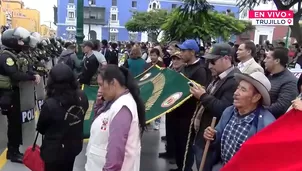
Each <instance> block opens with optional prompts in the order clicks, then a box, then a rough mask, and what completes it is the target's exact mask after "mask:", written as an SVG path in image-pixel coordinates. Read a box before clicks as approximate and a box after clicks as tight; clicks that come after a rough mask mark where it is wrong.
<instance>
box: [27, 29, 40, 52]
mask: <svg viewBox="0 0 302 171" xmlns="http://www.w3.org/2000/svg"><path fill="white" fill-rule="evenodd" d="M40 41H41V35H40V34H39V33H37V32H33V33H31V35H30V42H29V46H30V47H32V48H35V47H36V46H37V44H38V43H39V42H40Z"/></svg>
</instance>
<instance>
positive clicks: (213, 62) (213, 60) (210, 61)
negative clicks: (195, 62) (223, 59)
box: [206, 58, 220, 65]
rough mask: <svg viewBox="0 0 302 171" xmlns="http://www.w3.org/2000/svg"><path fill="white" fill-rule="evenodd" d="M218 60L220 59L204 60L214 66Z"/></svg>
mask: <svg viewBox="0 0 302 171" xmlns="http://www.w3.org/2000/svg"><path fill="white" fill-rule="evenodd" d="M218 59H220V58H216V59H206V63H208V64H212V65H215V63H216V61H217V60H218Z"/></svg>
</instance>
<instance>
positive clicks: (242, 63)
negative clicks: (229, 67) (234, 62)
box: [238, 58, 254, 72]
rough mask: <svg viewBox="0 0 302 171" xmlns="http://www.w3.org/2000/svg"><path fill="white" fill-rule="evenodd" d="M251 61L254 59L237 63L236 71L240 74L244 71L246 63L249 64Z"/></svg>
mask: <svg viewBox="0 0 302 171" xmlns="http://www.w3.org/2000/svg"><path fill="white" fill-rule="evenodd" d="M253 59H254V58H251V59H249V60H247V61H245V62H239V63H238V69H239V70H240V71H241V72H242V70H243V69H244V67H245V66H246V65H247V64H248V63H250V62H251V61H252V60H253Z"/></svg>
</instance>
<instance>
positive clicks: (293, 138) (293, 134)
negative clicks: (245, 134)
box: [220, 109, 302, 171]
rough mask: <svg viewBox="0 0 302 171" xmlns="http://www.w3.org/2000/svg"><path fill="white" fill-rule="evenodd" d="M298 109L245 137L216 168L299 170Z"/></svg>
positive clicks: (301, 120)
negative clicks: (234, 153) (235, 151)
mask: <svg viewBox="0 0 302 171" xmlns="http://www.w3.org/2000/svg"><path fill="white" fill-rule="evenodd" d="M301 134H302V112H301V111H298V110H295V109H293V110H290V111H289V112H287V113H286V114H284V115H283V116H282V117H281V118H279V119H278V120H276V121H275V122H274V123H272V124H271V125H269V126H267V127H266V128H264V129H263V130H261V131H260V132H259V133H257V134H256V135H255V136H253V137H251V138H250V139H248V140H247V141H246V142H245V143H244V144H243V145H242V146H241V148H240V150H239V151H238V152H237V153H236V155H234V157H233V158H232V159H231V160H230V161H229V162H228V163H227V164H226V165H225V166H224V167H223V168H222V169H221V170H220V171H255V170H256V171H302V136H301Z"/></svg>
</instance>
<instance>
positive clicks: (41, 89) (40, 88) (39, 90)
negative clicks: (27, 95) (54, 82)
mask: <svg viewBox="0 0 302 171" xmlns="http://www.w3.org/2000/svg"><path fill="white" fill-rule="evenodd" d="M35 90H36V99H37V106H38V109H39V110H40V111H41V107H42V104H43V102H44V99H45V85H44V77H41V81H40V83H39V84H37V85H36V86H35Z"/></svg>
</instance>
